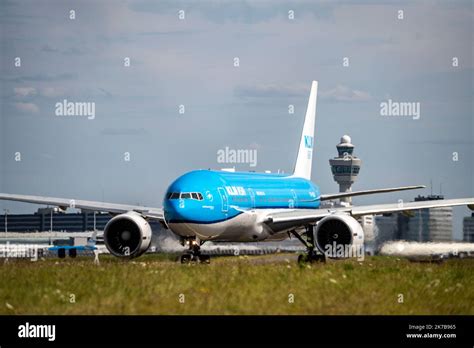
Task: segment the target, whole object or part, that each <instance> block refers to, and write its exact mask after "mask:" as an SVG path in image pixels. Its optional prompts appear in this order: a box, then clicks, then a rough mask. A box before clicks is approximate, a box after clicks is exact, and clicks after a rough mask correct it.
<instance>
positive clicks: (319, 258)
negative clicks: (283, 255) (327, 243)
mask: <svg viewBox="0 0 474 348" xmlns="http://www.w3.org/2000/svg"><path fill="white" fill-rule="evenodd" d="M308 262H309V263H315V262H322V263H325V262H326V256H325V255H322V254H315V253H308V254H300V255H298V264H305V263H308Z"/></svg>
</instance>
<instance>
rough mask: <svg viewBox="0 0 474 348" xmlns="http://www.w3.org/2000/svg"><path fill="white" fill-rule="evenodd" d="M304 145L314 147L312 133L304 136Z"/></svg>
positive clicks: (308, 147) (309, 147)
mask: <svg viewBox="0 0 474 348" xmlns="http://www.w3.org/2000/svg"><path fill="white" fill-rule="evenodd" d="M304 147H306V148H307V149H312V148H313V137H312V136H310V135H305V136H304Z"/></svg>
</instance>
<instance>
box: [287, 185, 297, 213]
mask: <svg viewBox="0 0 474 348" xmlns="http://www.w3.org/2000/svg"><path fill="white" fill-rule="evenodd" d="M291 195H292V196H293V198H292V199H291V200H290V204H289V208H290V209H292V208H297V207H298V197H297V196H296V192H295V190H291Z"/></svg>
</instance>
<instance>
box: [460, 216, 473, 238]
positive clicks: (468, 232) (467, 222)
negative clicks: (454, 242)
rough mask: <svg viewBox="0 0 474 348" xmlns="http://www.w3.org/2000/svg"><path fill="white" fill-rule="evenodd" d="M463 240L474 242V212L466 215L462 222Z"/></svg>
mask: <svg viewBox="0 0 474 348" xmlns="http://www.w3.org/2000/svg"><path fill="white" fill-rule="evenodd" d="M462 230H463V236H464V238H463V240H464V241H465V242H470V243H474V213H471V216H466V217H465V218H464V219H463V222H462Z"/></svg>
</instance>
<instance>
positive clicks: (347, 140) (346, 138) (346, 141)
mask: <svg viewBox="0 0 474 348" xmlns="http://www.w3.org/2000/svg"><path fill="white" fill-rule="evenodd" d="M350 143H351V137H350V136H348V135H347V134H346V135H343V136H342V138H341V144H350Z"/></svg>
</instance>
